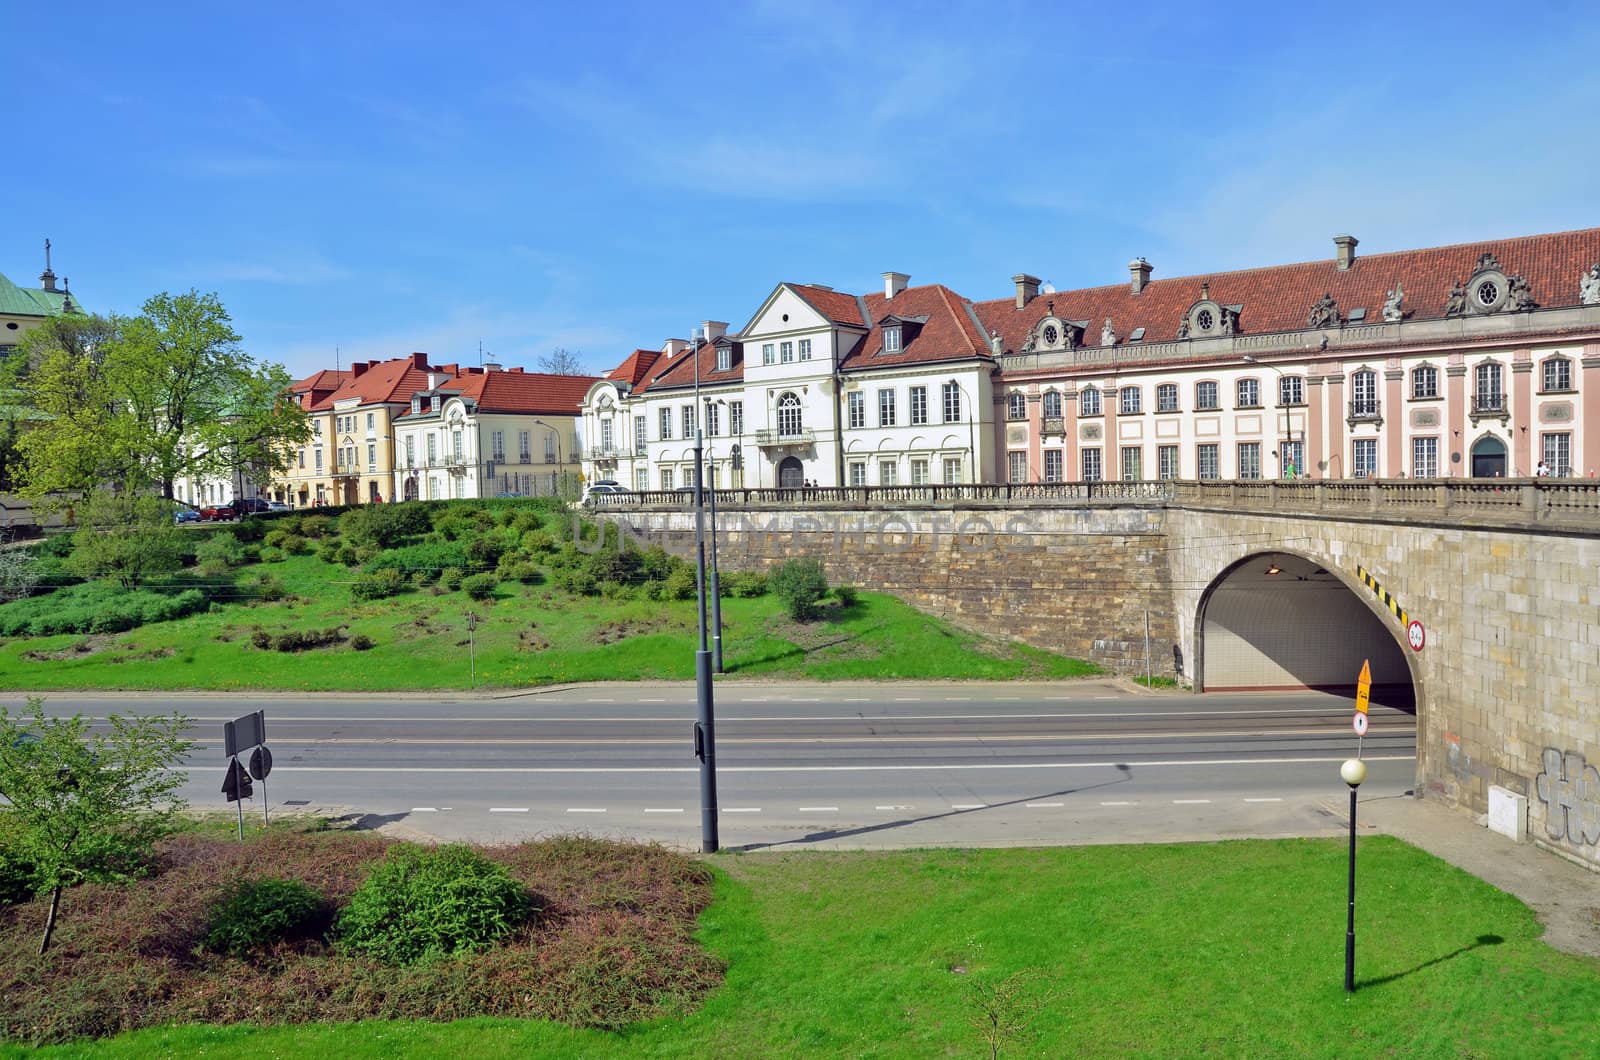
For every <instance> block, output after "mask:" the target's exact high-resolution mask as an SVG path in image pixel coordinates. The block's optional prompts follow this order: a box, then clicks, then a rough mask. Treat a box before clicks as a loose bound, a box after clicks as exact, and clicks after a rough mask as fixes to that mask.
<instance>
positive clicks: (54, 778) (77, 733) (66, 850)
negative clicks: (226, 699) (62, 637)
mask: <svg viewBox="0 0 1600 1060" xmlns="http://www.w3.org/2000/svg"><path fill="white" fill-rule="evenodd" d="M107 721H108V722H109V726H110V727H109V730H103V731H95V732H91V731H90V728H89V722H88V720H87V719H85V718H84V717H83V716H82V715H74V716H73V717H71V718H50V717H46V716H45V713H44V702H43V701H42V700H40V699H39V698H37V697H30V698H29V699H28V708H27V710H26V711H25V712H22V713H18V714H12V713H11V712H10V711H9V710H8V709H7V708H5V707H3V706H0V796H4V797H5V799H6V800H7V801H8V802H10V804H11V817H12V821H13V824H14V825H15V827H16V841H17V843H18V844H19V853H21V854H22V855H23V856H24V857H25V858H26V859H27V860H28V861H29V862H30V863H31V864H32V865H33V868H34V885H35V887H36V889H37V890H38V891H39V892H41V893H42V892H44V891H49V892H50V912H49V915H48V916H47V918H46V920H45V925H44V937H43V939H42V940H41V941H40V944H39V953H40V954H43V953H44V952H45V951H46V950H48V949H49V948H50V937H51V935H52V934H54V932H55V927H56V918H57V916H58V914H59V913H60V909H61V892H62V890H63V889H65V888H66V887H70V886H73V885H75V884H78V883H82V882H85V881H89V880H123V879H128V878H130V877H132V876H134V875H136V874H137V873H139V872H140V871H141V869H142V868H143V866H144V864H145V862H146V860H147V858H148V856H149V853H150V849H151V846H152V845H153V844H154V843H155V841H156V840H157V839H159V838H160V837H161V836H163V835H166V834H167V833H168V832H170V831H171V830H172V828H173V827H174V823H175V818H176V815H177V814H178V812H179V811H180V810H182V809H183V808H184V803H183V801H182V800H181V799H179V798H178V797H177V792H178V790H179V789H180V788H181V787H182V786H183V784H184V783H185V780H186V777H185V775H184V774H183V773H182V772H181V771H178V770H176V769H174V768H173V767H174V766H176V765H177V764H178V763H179V762H180V761H182V760H183V757H184V756H185V755H186V754H188V752H189V749H190V748H191V747H192V746H193V744H191V743H190V742H189V741H188V740H186V739H184V736H183V733H184V730H185V729H186V728H187V727H188V722H187V721H186V720H185V719H184V718H182V717H180V716H179V715H177V714H173V715H170V716H167V717H148V718H145V717H123V716H118V715H115V714H114V715H112V716H111V717H110V718H108V719H107Z"/></svg>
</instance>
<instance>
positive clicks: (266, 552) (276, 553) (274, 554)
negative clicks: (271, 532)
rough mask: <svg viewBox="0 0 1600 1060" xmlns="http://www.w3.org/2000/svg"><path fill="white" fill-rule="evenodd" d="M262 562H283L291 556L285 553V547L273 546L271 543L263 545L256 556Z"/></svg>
mask: <svg viewBox="0 0 1600 1060" xmlns="http://www.w3.org/2000/svg"><path fill="white" fill-rule="evenodd" d="M256 558H257V559H258V560H260V561H261V562H262V563H282V562H283V561H284V560H286V559H288V558H289V557H288V556H286V555H284V554H283V549H281V548H273V547H272V546H271V545H262V546H261V552H260V553H259V554H258V555H257V556H256Z"/></svg>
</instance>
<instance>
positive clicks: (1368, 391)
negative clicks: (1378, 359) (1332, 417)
mask: <svg viewBox="0 0 1600 1060" xmlns="http://www.w3.org/2000/svg"><path fill="white" fill-rule="evenodd" d="M1377 414H1378V373H1377V372H1374V371H1372V370H1370V369H1363V370H1361V371H1359V372H1357V373H1356V374H1355V375H1353V376H1351V377H1350V416H1351V418H1352V419H1371V418H1373V417H1375V416H1376V415H1377Z"/></svg>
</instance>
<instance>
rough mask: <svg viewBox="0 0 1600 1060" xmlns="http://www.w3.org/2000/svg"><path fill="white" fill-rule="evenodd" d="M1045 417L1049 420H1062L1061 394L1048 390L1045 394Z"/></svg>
mask: <svg viewBox="0 0 1600 1060" xmlns="http://www.w3.org/2000/svg"><path fill="white" fill-rule="evenodd" d="M1044 416H1045V419H1047V420H1056V419H1060V418H1061V392H1060V391H1058V390H1046V391H1045V393H1044Z"/></svg>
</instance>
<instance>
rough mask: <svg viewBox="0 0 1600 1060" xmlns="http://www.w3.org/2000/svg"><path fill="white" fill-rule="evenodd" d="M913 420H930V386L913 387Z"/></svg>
mask: <svg viewBox="0 0 1600 1060" xmlns="http://www.w3.org/2000/svg"><path fill="white" fill-rule="evenodd" d="M911 422H912V423H913V424H917V423H927V422H928V388H927V387H925V386H914V387H912V388H911Z"/></svg>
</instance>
